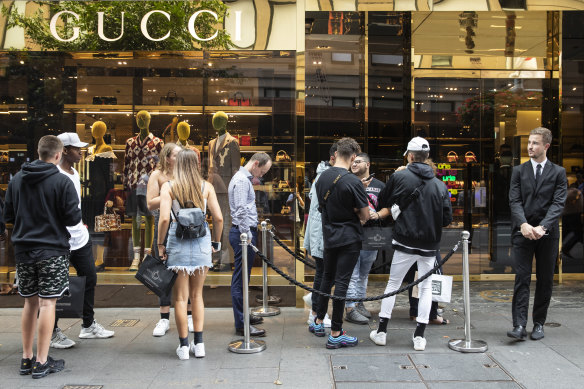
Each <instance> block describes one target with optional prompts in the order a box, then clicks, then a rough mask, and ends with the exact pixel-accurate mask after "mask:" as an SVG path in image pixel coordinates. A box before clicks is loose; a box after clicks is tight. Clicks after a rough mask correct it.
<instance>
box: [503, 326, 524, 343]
mask: <svg viewBox="0 0 584 389" xmlns="http://www.w3.org/2000/svg"><path fill="white" fill-rule="evenodd" d="M507 336H508V337H510V338H514V339H517V340H525V338H527V331H526V330H525V327H523V326H515V327H514V328H513V330H512V331H507Z"/></svg>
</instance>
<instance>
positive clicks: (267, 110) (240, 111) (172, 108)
mask: <svg viewBox="0 0 584 389" xmlns="http://www.w3.org/2000/svg"><path fill="white" fill-rule="evenodd" d="M4 107H10V106H0V113H2V112H3V108H4ZM25 108H26V106H25ZM64 109H65V112H67V110H69V111H71V112H74V113H86V114H92V113H108V112H110V113H112V114H133V113H135V112H137V111H148V112H150V113H151V114H154V115H157V114H164V115H172V114H183V115H187V114H191V115H202V114H215V113H216V112H219V111H223V112H225V113H227V114H232V115H269V114H271V113H272V107H268V106H253V105H252V106H220V105H209V106H202V105H131V104H112V105H98V104H65V105H64ZM9 110H10V108H7V109H6V110H5V112H6V113H10V112H9ZM25 113H26V111H25Z"/></svg>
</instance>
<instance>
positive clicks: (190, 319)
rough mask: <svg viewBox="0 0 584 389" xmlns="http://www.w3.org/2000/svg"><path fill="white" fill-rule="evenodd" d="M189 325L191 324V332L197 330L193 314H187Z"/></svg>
mask: <svg viewBox="0 0 584 389" xmlns="http://www.w3.org/2000/svg"><path fill="white" fill-rule="evenodd" d="M187 325H188V326H189V332H195V326H194V325H193V315H188V316H187Z"/></svg>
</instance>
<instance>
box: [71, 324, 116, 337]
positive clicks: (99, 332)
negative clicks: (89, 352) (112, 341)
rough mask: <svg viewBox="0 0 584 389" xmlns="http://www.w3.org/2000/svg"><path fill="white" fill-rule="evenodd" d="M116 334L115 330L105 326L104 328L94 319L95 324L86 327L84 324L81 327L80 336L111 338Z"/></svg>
mask: <svg viewBox="0 0 584 389" xmlns="http://www.w3.org/2000/svg"><path fill="white" fill-rule="evenodd" d="M114 334H115V332H114V331H109V330H106V329H105V328H103V326H102V325H101V324H99V323H98V322H96V321H95V320H94V321H93V324H92V325H91V326H89V327H88V328H85V327H83V326H82V327H81V332H79V337H80V338H81V339H105V338H111V337H112V336H114Z"/></svg>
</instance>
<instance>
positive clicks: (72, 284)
mask: <svg viewBox="0 0 584 389" xmlns="http://www.w3.org/2000/svg"><path fill="white" fill-rule="evenodd" d="M84 298H85V276H78V277H69V295H68V296H63V297H61V298H60V299H58V300H57V308H56V315H57V317H58V318H68V319H77V318H81V317H83V300H84Z"/></svg>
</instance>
